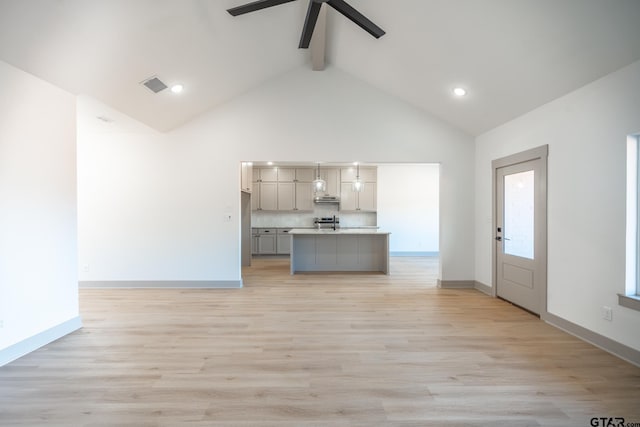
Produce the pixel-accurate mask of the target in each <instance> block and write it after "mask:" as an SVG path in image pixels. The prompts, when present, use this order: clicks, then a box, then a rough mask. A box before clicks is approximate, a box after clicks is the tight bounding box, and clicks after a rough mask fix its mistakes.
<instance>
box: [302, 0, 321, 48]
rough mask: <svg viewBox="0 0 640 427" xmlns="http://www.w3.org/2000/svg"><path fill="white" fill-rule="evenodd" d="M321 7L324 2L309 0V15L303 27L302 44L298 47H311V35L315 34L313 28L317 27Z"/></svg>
mask: <svg viewBox="0 0 640 427" xmlns="http://www.w3.org/2000/svg"><path fill="white" fill-rule="evenodd" d="M321 7H322V2H315V1H313V0H312V1H310V2H309V8H308V9H307V17H306V18H305V20H304V27H302V36H300V44H299V45H298V48H300V49H307V48H308V47H309V44H310V43H311V37H312V36H313V29H314V28H315V27H316V22H317V21H318V15H319V14H320V8H321Z"/></svg>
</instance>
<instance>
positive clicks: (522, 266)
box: [495, 158, 547, 315]
mask: <svg viewBox="0 0 640 427" xmlns="http://www.w3.org/2000/svg"><path fill="white" fill-rule="evenodd" d="M495 171H496V180H495V184H496V188H495V194H496V229H495V245H496V247H495V254H496V258H495V259H496V270H495V277H496V294H497V296H499V297H500V298H503V299H505V300H507V301H510V302H512V303H514V304H516V305H518V306H520V307H522V308H525V309H526V310H529V311H531V312H533V313H535V314H538V315H540V314H541V313H542V312H546V280H547V278H546V262H547V254H546V252H547V250H546V215H547V207H546V199H547V197H546V158H545V159H542V158H537V159H534V160H529V161H524V162H520V163H516V164H512V165H506V166H503V167H499V168H496V170H495Z"/></svg>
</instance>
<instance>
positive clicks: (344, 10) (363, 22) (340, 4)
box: [327, 0, 385, 39]
mask: <svg viewBox="0 0 640 427" xmlns="http://www.w3.org/2000/svg"><path fill="white" fill-rule="evenodd" d="M327 4H328V5H329V6H331V7H333V8H334V9H335V10H337V11H338V12H340V13H341V14H343V15H344V16H346V17H347V18H349V19H350V20H352V21H353V22H354V23H356V25H358V26H359V27H360V28H362V29H363V30H365V31H366V32H367V33H369V34H371V35H372V36H373V37H375V38H377V39H379V38H380V37H382V36H384V35H385V31H384V30H383V29H382V28H380V27H378V26H377V25H376V24H374V23H373V22H371V21H370V20H369V19H368V18H367V17H366V16H364V15H363V14H361V13H360V12H358V11H357V10H355V9H354V8H353V7H351V6H350V5H349V4H348V3H347V2H346V1H344V0H329V1H327Z"/></svg>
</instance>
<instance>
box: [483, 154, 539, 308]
mask: <svg viewBox="0 0 640 427" xmlns="http://www.w3.org/2000/svg"><path fill="white" fill-rule="evenodd" d="M548 156H549V146H548V145H542V146H540V147H536V148H532V149H530V150H526V151H522V152H520V153H516V154H512V155H510V156H506V157H502V158H499V159H495V160H493V161H492V162H491V172H492V173H491V202H492V203H491V209H492V210H491V217H492V220H491V244H492V246H493V249H492V251H491V284H492V286H491V296H493V297H494V298H497V296H498V274H497V272H498V244H497V242H496V240H495V236H496V229H497V227H498V224H497V220H498V215H497V211H498V195H497V194H496V184H497V174H498V169H500V168H503V167H506V166H511V165H516V164H519V163H524V162H528V161H531V160H540V161H541V165H540V170H541V173H540V177H539V178H540V188H539V189H538V191H541V192H543V194H542V196H541V197H540V199H539V200H541V201H542V202H543V203H544V206H543V209H542V211H543V212H544V215H543V218H541V219H540V222H541V224H542V227H541V229H540V230H538V231H536V240H537V241H536V245H538V246H539V248H540V256H539V258H540V275H541V276H542V278H543V282H544V283H543V285H542V287H541V292H540V294H541V295H540V298H541V301H540V318H541V319H543V320H545V319H546V318H547V315H548V311H547V227H548V224H547V216H548V209H547V207H548V202H547V195H548V191H547V158H548Z"/></svg>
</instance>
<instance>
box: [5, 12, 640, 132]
mask: <svg viewBox="0 0 640 427" xmlns="http://www.w3.org/2000/svg"><path fill="white" fill-rule="evenodd" d="M348 1H349V3H350V4H351V5H352V6H354V7H356V8H357V9H359V10H360V11H361V12H362V13H363V14H365V15H366V16H367V17H369V18H370V19H371V20H372V21H374V22H375V23H376V24H378V25H379V26H380V27H382V28H383V29H384V30H385V31H386V32H387V34H386V35H385V36H384V37H382V38H380V39H378V40H376V39H374V38H373V37H371V36H370V35H368V34H367V33H365V32H364V31H362V30H361V29H360V28H358V27H357V26H355V25H354V24H353V23H351V22H350V21H348V20H346V19H345V18H344V17H343V16H342V15H339V14H338V13H336V12H335V11H333V10H331V9H329V10H328V14H327V15H328V17H327V43H328V44H327V63H328V65H329V66H332V67H337V68H340V69H342V70H344V71H346V72H348V73H350V74H352V75H353V76H355V77H357V78H359V79H361V80H364V81H366V82H368V83H370V84H371V85H373V86H375V87H377V88H379V89H381V90H383V91H386V92H388V93H391V94H393V95H396V96H398V97H400V98H402V99H404V100H406V101H407V102H409V103H411V104H413V105H415V106H417V107H418V108H421V109H423V110H425V111H426V112H428V113H430V114H432V115H434V116H436V117H438V118H440V119H442V120H444V121H446V122H449V123H451V124H453V125H454V126H457V127H459V128H461V129H463V130H465V131H466V132H468V133H469V134H471V135H478V134H480V133H483V132H485V131H487V130H490V129H492V128H494V127H495V126H498V125H500V124H502V123H504V122H506V121H508V120H510V119H512V118H514V117H517V116H519V115H521V114H523V113H526V112H528V111H530V110H532V109H534V108H536V107H538V106H540V105H542V104H545V103H547V102H549V101H551V100H553V99H555V98H557V97H559V96H562V95H564V94H566V93H568V92H571V91H572V90H575V89H577V88H579V87H581V86H583V85H585V84H587V83H589V82H592V81H594V80H596V79H598V78H600V77H602V76H604V75H606V74H608V73H610V72H612V71H615V70H617V69H619V68H622V67H623V66H625V65H628V64H630V63H632V62H635V61H637V60H639V59H640V25H639V23H640V1H638V0H607V1H603V0H348ZM247 2H248V0H0V60H3V61H5V62H8V63H10V64H12V65H14V66H16V67H18V68H21V69H23V70H25V71H27V72H29V73H31V74H34V75H36V76H38V77H40V78H42V79H44V80H46V81H49V82H51V83H53V84H55V85H57V86H59V87H61V88H63V89H65V90H67V91H69V92H72V93H74V94H84V95H90V96H92V97H95V98H97V99H99V100H101V101H102V102H104V103H105V104H107V105H110V106H111V107H113V108H116V109H118V110H120V111H122V112H123V113H126V114H128V115H130V116H131V117H133V118H135V119H138V120H139V121H141V122H143V123H146V124H148V125H149V126H151V127H154V128H156V129H158V130H161V131H166V130H170V129H172V128H175V127H177V126H179V125H181V124H183V123H185V122H187V121H189V120H190V119H192V118H193V117H195V116H197V115H198V114H200V113H202V112H204V111H207V110H209V109H212V108H215V107H217V106H220V105H221V104H223V103H225V102H226V101H228V100H230V99H232V98H234V97H236V96H238V95H240V94H242V93H244V92H247V91H249V90H251V89H252V88H255V87H257V86H259V85H261V84H263V83H265V82H266V81H268V80H269V79H271V78H273V77H275V76H278V75H280V74H282V73H284V72H287V71H289V70H291V69H293V68H297V67H301V66H309V62H310V61H309V57H308V55H309V52H308V51H307V50H300V49H298V48H297V45H298V41H299V38H300V32H301V29H302V25H303V22H304V17H305V12H306V8H307V4H308V1H307V0H297V1H294V2H290V3H286V4H283V5H280V6H276V7H272V8H269V9H264V10H262V11H259V12H254V13H251V14H247V15H242V16H238V17H232V16H231V15H229V14H228V13H227V12H226V9H228V8H230V7H233V6H238V5H241V4H244V3H247ZM318 72H321V71H318ZM154 75H156V76H158V77H159V78H160V79H162V80H163V81H164V82H166V83H167V84H173V83H178V82H179V83H182V84H184V86H185V90H184V92H183V93H182V94H180V95H175V94H172V93H171V92H170V91H168V90H165V91H163V92H160V93H159V94H154V93H152V92H150V91H149V90H148V89H146V88H145V87H143V86H142V85H141V84H140V82H141V81H143V80H144V79H146V78H148V77H150V76H154ZM458 85H460V86H463V87H465V88H467V90H468V92H469V93H468V95H467V96H466V97H464V98H454V97H453V96H452V95H451V90H452V88H453V87H454V86H458Z"/></svg>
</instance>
